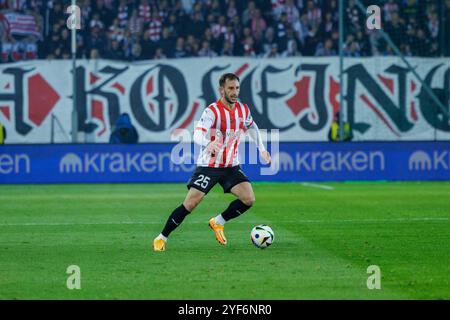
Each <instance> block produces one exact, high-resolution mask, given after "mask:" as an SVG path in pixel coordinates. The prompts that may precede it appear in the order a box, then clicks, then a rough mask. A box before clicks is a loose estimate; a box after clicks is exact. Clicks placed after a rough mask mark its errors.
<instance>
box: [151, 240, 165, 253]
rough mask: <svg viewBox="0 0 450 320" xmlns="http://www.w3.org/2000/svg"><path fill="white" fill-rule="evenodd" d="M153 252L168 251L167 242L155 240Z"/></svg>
mask: <svg viewBox="0 0 450 320" xmlns="http://www.w3.org/2000/svg"><path fill="white" fill-rule="evenodd" d="M153 250H154V251H164V250H166V242H165V241H164V240H163V239H158V238H156V239H155V240H153Z"/></svg>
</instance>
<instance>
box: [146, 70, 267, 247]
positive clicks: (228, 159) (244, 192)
mask: <svg viewBox="0 0 450 320" xmlns="http://www.w3.org/2000/svg"><path fill="white" fill-rule="evenodd" d="M219 91H220V95H221V98H220V99H219V100H218V101H217V102H214V103H212V104H210V105H209V106H208V107H207V108H206V109H205V110H204V111H203V114H202V116H201V118H200V121H199V122H198V125H197V126H196V128H195V129H194V142H195V143H197V144H199V145H200V146H201V150H200V154H199V157H198V159H197V168H196V170H195V171H194V173H193V174H192V177H191V179H190V180H189V182H188V184H187V188H188V190H189V191H188V193H187V196H186V198H185V199H184V202H183V203H182V204H181V205H180V206H179V207H178V208H176V209H175V210H174V211H173V212H172V214H171V215H170V217H169V219H168V220H167V222H166V225H165V226H164V229H163V230H162V232H161V233H160V234H159V235H158V236H157V237H156V238H155V239H154V240H153V249H154V250H155V251H164V250H165V248H166V242H167V238H168V237H169V235H170V233H171V232H172V231H173V230H175V229H176V228H177V227H178V226H179V225H180V224H181V223H182V222H183V220H184V218H185V217H186V216H187V215H188V214H189V213H191V212H192V211H193V210H194V209H195V207H197V205H198V204H199V203H200V202H201V201H202V199H203V198H204V197H205V195H206V194H207V193H208V192H209V191H210V190H211V189H212V188H213V187H214V185H215V184H217V183H219V184H220V185H221V186H222V188H223V191H224V192H225V193H230V192H231V193H232V194H233V195H235V196H236V197H237V199H236V200H234V201H232V202H231V203H230V205H229V206H228V208H227V209H225V211H223V212H222V213H221V214H219V215H217V216H216V217H213V218H211V219H210V220H209V227H210V228H211V229H212V230H213V231H214V233H215V236H216V239H217V241H218V242H219V243H220V244H222V245H226V244H227V239H226V237H225V234H224V225H225V222H227V221H229V220H231V219H233V218H236V217H239V216H240V215H241V214H243V213H244V212H246V211H247V210H248V209H250V207H251V206H252V205H253V203H254V202H255V195H254V193H253V189H252V186H251V184H250V181H249V179H248V178H247V176H246V175H245V174H244V172H243V171H242V170H241V168H240V166H239V162H238V147H239V140H240V135H241V134H242V133H243V132H247V131H248V134H249V135H250V138H251V139H252V140H253V141H254V142H255V143H256V145H257V146H258V150H259V152H260V155H261V157H262V158H263V160H264V161H265V162H266V163H270V162H271V158H270V154H269V152H268V151H266V149H265V147H264V144H263V142H262V139H261V134H260V132H259V129H258V126H257V125H256V123H255V122H254V121H253V119H252V116H251V114H250V109H249V108H248V106H247V105H246V104H243V103H241V102H238V96H239V78H238V77H237V76H236V75H235V74H233V73H226V74H224V75H222V76H221V77H220V80H219Z"/></svg>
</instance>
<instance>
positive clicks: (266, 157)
mask: <svg viewBox="0 0 450 320" xmlns="http://www.w3.org/2000/svg"><path fill="white" fill-rule="evenodd" d="M261 157H262V158H263V159H264V161H265V162H266V163H267V164H270V163H271V162H272V158H271V157H270V153H269V151H261Z"/></svg>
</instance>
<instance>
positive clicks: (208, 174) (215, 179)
mask: <svg viewBox="0 0 450 320" xmlns="http://www.w3.org/2000/svg"><path fill="white" fill-rule="evenodd" d="M244 181H250V180H249V179H248V178H247V176H246V175H245V174H244V172H243V171H242V169H241V167H240V166H234V167H227V168H211V167H197V168H196V169H195V171H194V173H193V174H192V176H191V178H190V179H189V181H188V184H187V188H188V189H190V188H191V187H192V188H195V189H198V190H200V191H202V192H204V193H205V194H206V193H208V192H209V191H210V190H211V189H212V188H213V187H214V186H215V185H216V183H219V184H220V185H221V186H222V188H223V192H224V193H230V192H231V191H230V190H231V188H233V187H234V186H235V185H237V184H239V183H241V182H244Z"/></svg>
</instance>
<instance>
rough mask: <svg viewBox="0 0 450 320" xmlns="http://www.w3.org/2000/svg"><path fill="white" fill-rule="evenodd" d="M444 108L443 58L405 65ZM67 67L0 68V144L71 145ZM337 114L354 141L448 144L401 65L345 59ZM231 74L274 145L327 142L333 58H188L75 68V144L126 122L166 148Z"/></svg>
mask: <svg viewBox="0 0 450 320" xmlns="http://www.w3.org/2000/svg"><path fill="white" fill-rule="evenodd" d="M409 62H410V63H411V64H412V65H413V66H414V68H416V71H417V72H418V73H419V74H420V76H421V77H422V79H424V80H425V82H426V83H428V84H429V85H430V87H431V88H432V89H433V91H434V92H436V94H438V95H439V96H440V97H444V98H442V101H443V103H444V104H446V105H447V110H448V101H445V99H448V96H449V91H450V84H449V83H450V61H449V59H421V58H410V59H409ZM71 68H72V65H71V61H62V60H56V61H43V60H38V61H31V62H22V63H15V64H3V65H0V122H1V123H2V124H3V125H4V126H5V127H6V130H7V135H8V137H7V140H6V143H50V142H51V141H52V133H53V137H54V139H53V141H54V142H56V143H67V142H70V141H71V115H72V109H73V108H72V95H73V93H72V70H71ZM344 70H345V75H344V88H343V90H344V93H345V99H346V103H345V108H344V110H343V112H341V114H343V116H344V119H346V121H348V122H349V123H350V125H351V127H352V128H353V134H354V140H355V141H373V140H394V141H396V140H449V139H450V123H449V119H448V118H446V117H445V116H444V114H443V113H442V111H441V110H440V109H439V108H438V107H437V105H436V104H435V103H433V102H432V100H431V99H430V97H429V96H428V95H427V93H426V91H425V90H424V89H423V88H422V86H421V83H420V81H419V80H417V79H416V78H415V77H414V75H413V73H412V72H411V71H410V70H408V69H407V68H406V67H405V65H404V64H403V63H402V61H401V60H400V59H399V58H395V57H389V58H387V57H378V58H352V59H345V66H344ZM225 72H234V73H236V74H238V75H239V77H240V79H241V94H240V100H241V101H242V102H244V103H246V104H248V105H249V107H250V109H251V111H252V115H253V118H254V119H255V121H256V122H257V123H258V126H259V127H260V128H263V129H274V128H277V129H280V139H281V140H282V141H327V139H328V138H327V136H328V131H329V128H330V125H331V122H332V121H333V117H334V114H335V113H336V112H337V111H338V110H339V89H340V84H339V59H338V57H332V58H310V57H308V58H289V59H247V58H225V57H224V58H214V59H209V58H190V59H177V60H158V61H145V62H141V63H133V64H130V63H121V62H115V61H107V60H91V61H87V60H83V61H78V62H77V113H78V130H79V132H80V135H79V141H80V142H99V143H104V142H108V141H109V135H110V133H111V127H112V126H113V125H114V123H115V121H116V119H117V118H118V116H119V115H120V114H121V113H124V112H126V113H128V114H129V115H130V116H131V119H132V123H133V124H134V125H135V127H136V128H137V130H138V133H139V135H140V142H170V141H171V139H172V138H173V132H174V130H175V129H177V128H185V129H189V130H193V128H194V122H195V121H196V120H198V118H199V117H200V114H201V112H202V110H203V109H204V108H205V107H206V106H208V105H209V104H210V103H212V102H214V101H216V100H217V99H219V92H218V79H219V77H220V75H221V74H222V73H225Z"/></svg>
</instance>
